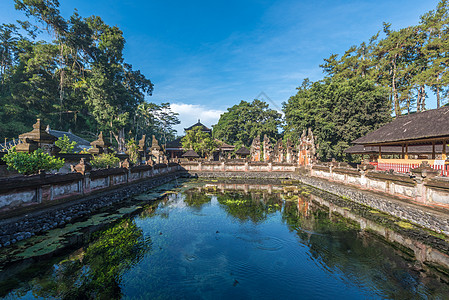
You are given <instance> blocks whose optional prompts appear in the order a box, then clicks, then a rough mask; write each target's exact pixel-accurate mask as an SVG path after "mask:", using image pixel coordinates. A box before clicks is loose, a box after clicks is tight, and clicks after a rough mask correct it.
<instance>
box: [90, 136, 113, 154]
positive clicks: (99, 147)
mask: <svg viewBox="0 0 449 300" xmlns="http://www.w3.org/2000/svg"><path fill="white" fill-rule="evenodd" d="M90 144H91V146H92V148H90V149H89V150H88V151H89V153H90V154H101V153H109V152H111V150H110V149H109V147H111V143H109V142H108V141H105V140H104V138H103V132H100V134H99V135H98V139H97V140H95V141H93V142H92V143H90Z"/></svg>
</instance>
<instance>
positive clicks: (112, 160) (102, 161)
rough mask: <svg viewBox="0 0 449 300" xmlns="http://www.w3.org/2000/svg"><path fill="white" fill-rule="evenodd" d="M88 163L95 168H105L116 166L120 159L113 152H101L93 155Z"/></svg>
mask: <svg viewBox="0 0 449 300" xmlns="http://www.w3.org/2000/svg"><path fill="white" fill-rule="evenodd" d="M90 163H91V165H92V167H94V168H96V169H106V168H113V167H117V166H118V165H119V163H120V159H119V158H118V157H117V156H115V154H114V153H102V154H98V155H94V156H93V158H92V160H91V161H90Z"/></svg>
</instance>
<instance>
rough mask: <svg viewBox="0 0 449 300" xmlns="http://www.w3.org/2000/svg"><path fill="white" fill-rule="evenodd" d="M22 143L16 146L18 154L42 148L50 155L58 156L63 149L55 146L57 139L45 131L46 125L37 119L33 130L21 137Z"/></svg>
mask: <svg viewBox="0 0 449 300" xmlns="http://www.w3.org/2000/svg"><path fill="white" fill-rule="evenodd" d="M19 139H20V143H19V144H18V145H17V146H16V150H17V151H18V152H33V151H34V150H36V149H38V148H41V149H43V150H44V152H46V153H49V154H57V153H58V152H59V151H61V149H60V148H59V147H57V146H55V141H56V140H57V138H56V137H55V136H54V135H51V134H49V133H48V132H46V131H45V126H44V124H42V123H41V120H40V119H37V122H36V124H34V125H33V130H32V131H30V132H27V133H23V134H21V135H19Z"/></svg>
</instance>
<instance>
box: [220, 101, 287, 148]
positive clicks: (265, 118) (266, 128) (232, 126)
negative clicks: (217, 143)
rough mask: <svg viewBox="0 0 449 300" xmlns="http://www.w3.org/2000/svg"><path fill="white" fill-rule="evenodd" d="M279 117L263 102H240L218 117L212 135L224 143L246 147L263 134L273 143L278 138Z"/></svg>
mask: <svg viewBox="0 0 449 300" xmlns="http://www.w3.org/2000/svg"><path fill="white" fill-rule="evenodd" d="M281 117H282V116H281V114H280V113H278V112H277V111H275V110H273V109H269V108H268V104H267V103H265V102H263V101H260V100H257V99H256V100H254V101H253V102H246V101H241V102H240V103H239V104H237V105H234V106H232V107H231V108H228V111H227V112H225V113H224V114H222V115H221V116H220V119H219V120H218V123H217V125H215V126H214V130H213V134H214V137H215V138H216V139H219V140H221V141H223V142H225V143H228V144H232V145H236V144H238V145H242V144H243V145H245V146H247V147H248V146H250V145H251V143H252V141H253V139H254V138H255V137H257V136H259V137H263V136H264V135H265V134H266V135H267V136H268V137H270V138H271V139H272V140H273V141H274V140H276V139H277V138H278V137H279V132H278V129H279V126H280V125H281Z"/></svg>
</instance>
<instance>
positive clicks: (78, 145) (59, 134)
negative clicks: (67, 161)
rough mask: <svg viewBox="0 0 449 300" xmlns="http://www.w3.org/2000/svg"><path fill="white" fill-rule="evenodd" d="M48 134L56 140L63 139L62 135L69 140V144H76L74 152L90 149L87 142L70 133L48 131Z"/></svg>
mask: <svg viewBox="0 0 449 300" xmlns="http://www.w3.org/2000/svg"><path fill="white" fill-rule="evenodd" d="M48 133H49V134H51V135H54V136H55V137H57V138H60V137H64V135H66V136H67V137H68V138H69V141H70V142H76V145H75V147H74V149H73V150H74V151H75V152H80V151H81V150H83V149H84V148H86V149H90V148H92V146H91V145H90V142H89V141H86V140H85V139H83V138H81V137H79V136H77V135H75V134H73V133H71V132H67V131H59V130H53V129H49V130H48Z"/></svg>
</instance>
